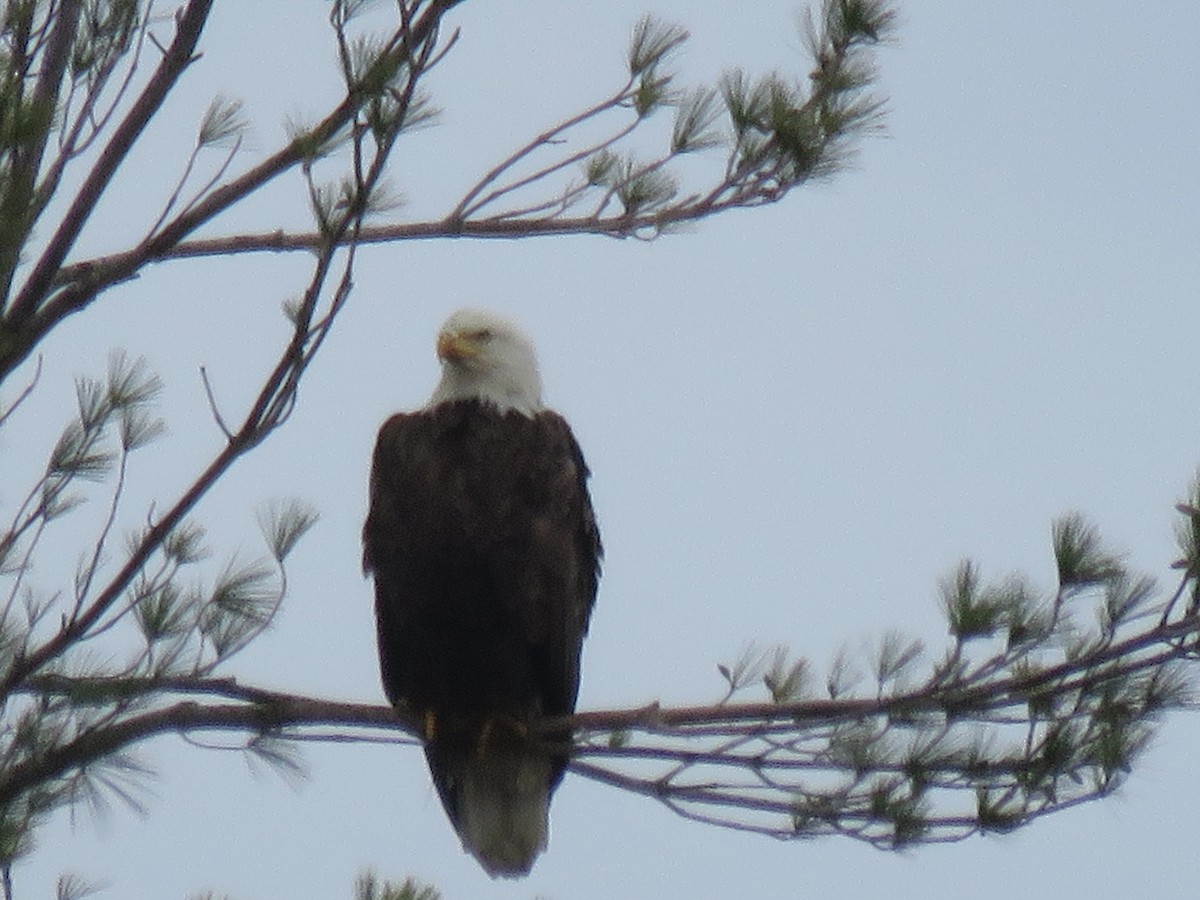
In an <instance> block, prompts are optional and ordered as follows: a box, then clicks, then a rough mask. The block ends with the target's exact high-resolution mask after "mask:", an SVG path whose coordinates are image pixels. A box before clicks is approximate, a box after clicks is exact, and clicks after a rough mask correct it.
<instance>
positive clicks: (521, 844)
mask: <svg viewBox="0 0 1200 900" xmlns="http://www.w3.org/2000/svg"><path fill="white" fill-rule="evenodd" d="M425 756H426V758H427V759H428V760H429V771H430V774H432V776H433V783H434V785H436V786H437V790H438V795H439V796H440V797H441V799H442V805H443V806H444V807H445V808H446V814H447V815H448V816H449V817H450V821H451V823H452V824H453V825H454V829H455V831H457V832H458V836H459V838H460V839H461V840H462V843H463V848H464V849H465V850H466V851H467V852H468V853H470V854H471V855H472V856H474V857H475V858H476V859H477V860H479V862H480V864H481V865H482V866H483V868H484V869H485V870H486V871H487V873H488V874H489V875H491V876H492V877H493V878H496V877H504V878H516V877H519V876H522V875H526V874H528V872H529V870H530V868H531V867H532V866H533V861H534V860H535V859H536V858H537V856H538V854H540V853H541V852H542V851H543V850H545V849H546V842H547V839H548V837H549V814H550V794H551V792H552V790H553V784H554V781H555V778H554V775H555V769H556V766H557V765H558V761H557V758H556V757H555V756H554V755H553V754H551V753H548V752H546V751H545V750H541V749H538V748H535V747H531V746H529V744H528V743H527V742H525V741H512V740H486V741H484V742H482V743H481V744H478V745H476V746H470V745H464V744H462V743H459V742H453V743H450V742H443V741H439V740H434V741H430V742H429V743H428V744H427V745H426V747H425Z"/></svg>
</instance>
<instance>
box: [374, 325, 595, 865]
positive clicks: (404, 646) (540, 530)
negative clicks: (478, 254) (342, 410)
mask: <svg viewBox="0 0 1200 900" xmlns="http://www.w3.org/2000/svg"><path fill="white" fill-rule="evenodd" d="M437 354H438V357H439V358H440V360H441V363H442V373H441V380H440V381H439V382H438V385H437V387H436V389H435V390H434V392H433V396H432V397H431V398H430V400H429V402H428V403H427V404H426V405H425V406H424V407H422V408H421V409H419V410H417V411H415V412H412V413H400V414H397V415H394V416H392V417H391V418H390V419H388V420H387V421H386V422H385V423H384V424H383V427H382V428H380V430H379V436H378V439H377V441H376V444H375V454H374V459H373V464H372V469H371V486H370V511H369V513H368V515H367V521H366V525H365V526H364V528H363V548H364V549H363V568H364V571H366V572H367V573H373V574H374V579H375V615H376V622H377V626H378V639H379V661H380V668H381V672H382V677H383V687H384V691H385V692H386V694H387V696H388V699H389V700H390V701H391V702H392V704H393V705H394V706H396V707H397V708H400V709H403V710H406V711H408V712H410V713H413V714H415V715H417V716H418V717H419V718H420V719H421V720H422V721H423V722H424V740H425V757H426V759H427V760H428V763H429V770H430V774H431V775H432V777H433V783H434V785H435V786H436V788H437V792H438V795H439V797H440V798H441V801H442V805H443V806H444V807H445V809H446V814H447V815H448V816H449V818H450V821H451V823H452V824H453V825H454V828H455V830H456V831H457V832H458V835H459V837H460V839H461V840H462V843H463V847H464V848H465V849H466V850H467V851H468V852H469V853H471V854H472V855H473V856H474V857H475V858H476V859H478V860H479V862H480V863H481V864H482V866H483V868H484V869H485V870H486V871H487V872H488V874H490V875H491V876H493V877H496V876H506V877H516V876H520V875H524V874H527V873H528V872H529V869H530V867H531V866H532V865H533V861H534V859H535V858H536V857H537V855H538V854H539V853H541V851H542V850H544V849H545V847H546V841H547V835H548V828H549V825H548V815H549V806H550V795H551V794H552V793H553V791H554V789H555V788H556V787H557V785H558V783H559V781H561V780H562V776H563V770H564V769H565V767H566V764H567V754H566V752H565V751H564V750H563V749H561V748H562V747H563V745H565V744H566V743H567V742H568V741H569V738H570V735H566V734H564V735H561V736H556V739H555V740H553V741H551V742H549V743H551V744H553V743H557V744H558V746H559V749H553V747H552V746H547V743H548V742H547V741H546V740H545V739H544V738H543V739H541V740H535V739H534V737H533V735H531V733H530V732H529V729H528V727H527V726H528V725H529V723H531V722H533V721H534V720H536V719H538V718H540V717H543V716H563V715H570V714H571V713H572V712H573V711H574V709H575V698H576V695H577V693H578V691H579V657H580V650H581V648H582V645H583V638H584V635H585V633H586V632H587V628H588V619H589V618H590V616H591V611H592V605H593V603H594V601H595V598H596V585H597V580H598V578H599V567H600V557H601V548H600V536H599V532H598V530H597V528H596V522H595V518H594V516H593V513H592V504H591V499H590V498H589V496H588V490H587V478H588V469H587V466H586V465H585V464H584V461H583V455H582V454H581V452H580V450H579V446H578V444H577V443H576V442H575V438H574V436H573V435H572V433H571V429H570V428H569V427H568V425H567V423H566V421H565V420H564V419H563V418H562V417H561V416H559V415H558V414H557V413H555V412H552V411H551V410H549V409H547V408H546V407H544V406H543V405H542V396H541V395H542V383H541V377H540V376H539V374H538V367H537V359H536V357H535V354H534V350H533V344H532V343H531V342H530V340H529V338H528V337H526V336H525V335H524V334H523V333H522V332H521V331H520V330H519V329H518V328H517V327H516V326H515V325H513V324H512V323H511V322H509V321H507V320H506V319H504V318H501V317H500V316H497V315H495V314H493V313H490V312H485V311H482V310H475V309H464V310H459V311H458V312H456V313H454V314H453V315H452V316H451V317H450V318H449V319H448V320H447V321H446V324H445V325H444V326H443V327H442V330H441V332H440V333H439V335H438V340H437Z"/></svg>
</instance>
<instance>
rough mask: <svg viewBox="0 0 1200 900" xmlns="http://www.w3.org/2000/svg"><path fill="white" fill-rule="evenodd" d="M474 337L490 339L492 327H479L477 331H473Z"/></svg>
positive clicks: (483, 339)
mask: <svg viewBox="0 0 1200 900" xmlns="http://www.w3.org/2000/svg"><path fill="white" fill-rule="evenodd" d="M475 337H476V338H478V339H479V340H481V341H490V340H491V339H492V338H493V337H494V335H493V334H492V329H490V328H480V329H479V330H478V331H477V332H475Z"/></svg>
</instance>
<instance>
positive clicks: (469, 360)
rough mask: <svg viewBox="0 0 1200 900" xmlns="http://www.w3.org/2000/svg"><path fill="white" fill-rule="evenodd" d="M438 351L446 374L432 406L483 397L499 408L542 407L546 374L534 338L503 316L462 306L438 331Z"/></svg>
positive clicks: (530, 412)
mask: <svg viewBox="0 0 1200 900" xmlns="http://www.w3.org/2000/svg"><path fill="white" fill-rule="evenodd" d="M437 354H438V359H440V360H441V361H442V377H441V380H440V381H439V382H438V385H437V387H436V388H434V391H433V396H432V397H430V398H429V405H430V406H437V405H438V404H439V403H448V402H453V401H455V400H481V401H483V402H485V403H490V404H492V405H493V406H495V407H497V408H498V409H499V410H500V411H501V412H508V411H509V410H515V411H516V412H519V413H523V414H524V415H527V416H532V415H533V414H534V413H536V412H538V411H539V410H541V409H542V377H541V375H539V374H538V365H537V355H536V354H535V353H534V351H533V342H532V341H531V340H529V338H528V336H526V334H525V333H524V332H523V331H521V329H520V328H518V327H517V326H516V325H514V324H513V323H512V322H510V321H509V320H508V319H506V318H504V317H503V316H499V315H497V314H496V313H493V312H489V311H488V310H484V309H460V310H459V311H458V312H456V313H454V314H453V315H451V316H450V318H449V319H447V320H446V324H445V325H443V326H442V330H441V331H440V332H438V339H437Z"/></svg>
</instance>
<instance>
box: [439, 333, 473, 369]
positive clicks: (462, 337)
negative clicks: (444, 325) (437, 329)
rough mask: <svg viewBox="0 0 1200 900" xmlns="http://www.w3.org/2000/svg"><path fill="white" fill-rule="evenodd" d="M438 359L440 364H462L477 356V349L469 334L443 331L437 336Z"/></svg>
mask: <svg viewBox="0 0 1200 900" xmlns="http://www.w3.org/2000/svg"><path fill="white" fill-rule="evenodd" d="M437 355H438V359H440V360H442V362H462V361H463V360H467V359H471V358H472V357H475V356H478V355H479V348H478V347H477V346H476V345H475V342H474V341H473V340H471V336H470V335H469V334H456V333H452V332H447V331H443V332H442V333H441V334H439V335H438V342H437Z"/></svg>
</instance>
